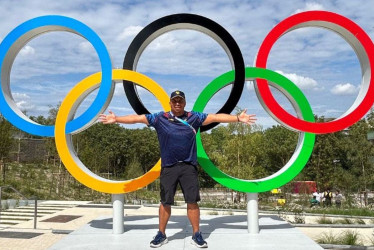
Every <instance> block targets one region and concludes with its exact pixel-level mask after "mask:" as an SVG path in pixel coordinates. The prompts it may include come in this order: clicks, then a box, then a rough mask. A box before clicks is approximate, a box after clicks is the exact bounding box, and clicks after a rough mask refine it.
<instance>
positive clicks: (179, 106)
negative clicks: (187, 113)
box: [169, 96, 186, 115]
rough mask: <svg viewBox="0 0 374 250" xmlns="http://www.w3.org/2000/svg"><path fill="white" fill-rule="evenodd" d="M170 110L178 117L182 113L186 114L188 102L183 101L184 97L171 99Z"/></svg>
mask: <svg viewBox="0 0 374 250" xmlns="http://www.w3.org/2000/svg"><path fill="white" fill-rule="evenodd" d="M169 104H170V108H171V112H173V114H176V115H179V114H181V113H182V112H184V107H185V106H186V100H185V99H183V98H182V97H179V96H177V97H174V98H173V99H170V102H169Z"/></svg>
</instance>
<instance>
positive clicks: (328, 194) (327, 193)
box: [323, 188, 332, 207]
mask: <svg viewBox="0 0 374 250" xmlns="http://www.w3.org/2000/svg"><path fill="white" fill-rule="evenodd" d="M323 197H324V198H325V203H324V205H325V206H326V207H331V204H332V203H331V200H332V192H331V191H330V188H328V189H327V190H326V191H325V192H324V193H323Z"/></svg>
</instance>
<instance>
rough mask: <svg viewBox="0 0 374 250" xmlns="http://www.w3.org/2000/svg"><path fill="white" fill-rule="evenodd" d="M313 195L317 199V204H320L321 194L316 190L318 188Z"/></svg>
mask: <svg viewBox="0 0 374 250" xmlns="http://www.w3.org/2000/svg"><path fill="white" fill-rule="evenodd" d="M313 196H315V197H316V200H317V201H318V204H320V203H321V195H320V193H319V192H318V189H316V191H315V192H314V193H313Z"/></svg>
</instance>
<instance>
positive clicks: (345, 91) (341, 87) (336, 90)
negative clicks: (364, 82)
mask: <svg viewBox="0 0 374 250" xmlns="http://www.w3.org/2000/svg"><path fill="white" fill-rule="evenodd" d="M358 90H359V87H356V86H354V85H353V84H350V83H343V84H337V85H335V86H334V87H333V88H332V89H331V90H330V92H331V93H332V94H334V95H354V94H356V93H357V92H358Z"/></svg>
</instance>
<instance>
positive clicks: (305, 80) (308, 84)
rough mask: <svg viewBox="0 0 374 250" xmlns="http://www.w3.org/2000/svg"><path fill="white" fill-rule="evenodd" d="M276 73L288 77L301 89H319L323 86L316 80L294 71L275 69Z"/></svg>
mask: <svg viewBox="0 0 374 250" xmlns="http://www.w3.org/2000/svg"><path fill="white" fill-rule="evenodd" d="M276 72H277V73H279V74H281V75H284V76H285V77H287V78H288V79H290V80H291V81H292V82H293V83H295V84H296V85H297V86H298V87H299V88H300V89H302V90H307V89H311V90H321V89H323V87H320V86H319V85H318V83H317V81H316V80H314V79H312V78H310V77H306V76H300V75H297V74H295V73H284V72H283V71H280V70H276Z"/></svg>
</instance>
